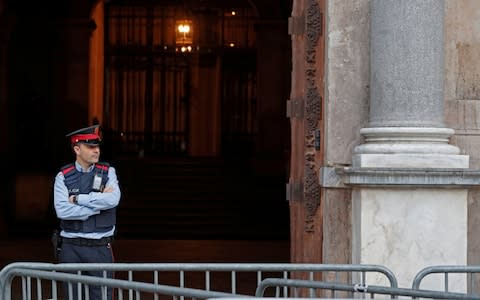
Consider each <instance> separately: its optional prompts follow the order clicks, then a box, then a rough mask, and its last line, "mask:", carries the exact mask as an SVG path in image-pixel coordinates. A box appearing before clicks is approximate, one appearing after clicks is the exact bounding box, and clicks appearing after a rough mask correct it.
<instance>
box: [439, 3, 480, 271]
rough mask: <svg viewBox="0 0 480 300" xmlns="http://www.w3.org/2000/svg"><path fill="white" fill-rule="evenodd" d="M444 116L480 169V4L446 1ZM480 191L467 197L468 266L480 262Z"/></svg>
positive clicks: (473, 164)
mask: <svg viewBox="0 0 480 300" xmlns="http://www.w3.org/2000/svg"><path fill="white" fill-rule="evenodd" d="M445 5H446V15H445V43H446V45H445V68H446V69H445V75H446V76H445V116H446V125H447V127H450V128H453V129H455V131H456V135H455V136H454V137H453V138H452V143H453V144H455V145H456V146H458V147H459V148H460V149H461V151H462V153H463V154H467V155H469V156H470V168H471V169H480V152H479V151H478V150H479V149H480V1H478V0H446V1H445ZM479 216H480V191H478V190H477V189H473V190H470V191H469V197H468V263H469V264H478V263H479V262H480V251H479V250H480V236H479V234H478V228H479V227H480V217H479Z"/></svg>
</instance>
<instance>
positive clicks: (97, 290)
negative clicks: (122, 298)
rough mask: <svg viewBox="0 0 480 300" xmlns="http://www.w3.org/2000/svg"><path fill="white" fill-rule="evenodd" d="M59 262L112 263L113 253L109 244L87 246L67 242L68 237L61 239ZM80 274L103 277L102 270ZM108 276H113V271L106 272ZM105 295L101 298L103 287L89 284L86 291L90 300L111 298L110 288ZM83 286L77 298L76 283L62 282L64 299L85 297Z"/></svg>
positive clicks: (110, 299)
mask: <svg viewBox="0 0 480 300" xmlns="http://www.w3.org/2000/svg"><path fill="white" fill-rule="evenodd" d="M59 262H60V263H113V253H112V247H111V244H110V243H108V244H106V245H98V246H87V245H78V244H74V243H71V242H69V239H65V238H64V239H63V242H62V251H61V252H60V254H59ZM82 275H89V276H97V277H103V276H104V272H103V271H83V272H82ZM107 277H108V278H113V272H110V271H108V272H107ZM106 290H107V295H106V296H107V297H106V298H102V295H103V294H104V293H105V289H102V288H101V287H99V286H89V287H88V293H89V299H90V300H104V299H107V300H112V290H111V288H107V289H106ZM85 292H86V291H85V286H83V285H82V289H81V291H80V293H81V298H79V291H78V285H77V284H76V283H73V284H68V283H65V284H64V294H65V299H68V300H77V299H86V297H85Z"/></svg>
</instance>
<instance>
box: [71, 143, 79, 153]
mask: <svg viewBox="0 0 480 300" xmlns="http://www.w3.org/2000/svg"><path fill="white" fill-rule="evenodd" d="M72 150H73V153H75V154H79V153H80V145H79V144H72Z"/></svg>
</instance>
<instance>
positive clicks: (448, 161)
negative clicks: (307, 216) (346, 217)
mask: <svg viewBox="0 0 480 300" xmlns="http://www.w3.org/2000/svg"><path fill="white" fill-rule="evenodd" d="M370 5H371V43H370V47H371V50H370V53H371V57H370V64H371V65H370V73H371V75H370V116H369V121H370V122H369V127H367V128H362V129H361V130H360V133H361V134H362V136H363V137H364V144H362V145H359V146H358V147H356V148H355V150H354V155H353V159H352V164H353V165H352V167H351V168H346V169H345V172H346V173H347V175H348V176H347V180H346V183H347V184H349V185H350V186H352V187H353V193H352V194H353V196H352V198H353V205H352V207H353V213H352V216H353V218H352V219H353V220H352V222H353V230H352V240H353V242H352V244H353V246H352V248H353V249H352V255H353V257H352V262H353V263H362V264H380V265H384V266H386V267H388V268H390V269H391V270H392V271H393V272H394V273H395V275H396V276H397V279H398V281H399V285H400V286H401V287H411V284H412V281H413V278H414V276H415V274H416V273H417V272H418V271H420V270H421V269H422V268H424V267H427V266H431V265H445V264H448V265H465V264H466V263H467V194H468V187H469V186H470V185H471V184H472V182H475V180H471V179H472V177H471V176H477V177H476V178H477V179H478V175H476V173H475V174H473V175H472V173H469V172H468V170H466V169H468V167H469V157H468V156H466V155H460V154H459V153H460V150H459V149H458V148H457V147H455V146H453V145H450V144H449V138H450V137H451V136H452V135H453V134H454V131H453V130H452V129H449V128H445V126H444V110H443V80H444V29H443V28H444V1H443V0H371V2H370ZM466 178H469V179H470V180H469V181H468V182H467V181H466V180H464V179H466ZM442 280H443V278H442V279H440V278H438V277H436V280H433V281H430V282H427V283H426V284H425V285H422V288H443V285H442V284H443V281H442ZM373 281H374V282H372V283H371V284H375V283H379V282H378V281H381V279H380V278H377V279H375V280H373ZM465 287H466V281H465V278H464V277H455V278H452V279H451V280H450V288H451V290H452V291H464V289H465Z"/></svg>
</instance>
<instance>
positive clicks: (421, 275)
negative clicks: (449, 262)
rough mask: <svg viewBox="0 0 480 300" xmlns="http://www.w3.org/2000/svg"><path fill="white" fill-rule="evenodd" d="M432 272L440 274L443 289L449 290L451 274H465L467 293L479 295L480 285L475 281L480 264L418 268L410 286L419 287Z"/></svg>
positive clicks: (478, 277)
mask: <svg viewBox="0 0 480 300" xmlns="http://www.w3.org/2000/svg"><path fill="white" fill-rule="evenodd" d="M433 274H442V275H443V277H444V283H443V286H444V291H446V292H448V291H449V279H450V275H451V274H466V275H467V294H469V295H472V296H479V289H480V287H479V286H478V284H477V281H478V280H479V279H480V276H478V275H479V274H480V266H431V267H426V268H424V269H422V270H420V271H419V272H418V273H417V275H416V276H415V278H414V279H413V283H412V288H413V289H416V290H418V289H420V285H421V284H422V282H423V281H424V279H426V277H429V276H431V275H433Z"/></svg>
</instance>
